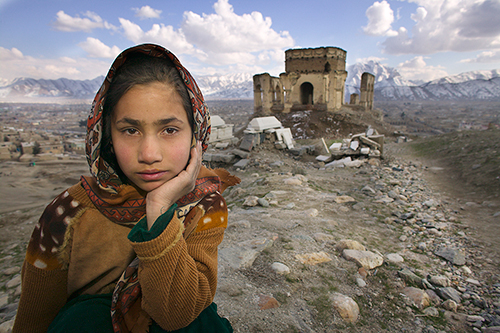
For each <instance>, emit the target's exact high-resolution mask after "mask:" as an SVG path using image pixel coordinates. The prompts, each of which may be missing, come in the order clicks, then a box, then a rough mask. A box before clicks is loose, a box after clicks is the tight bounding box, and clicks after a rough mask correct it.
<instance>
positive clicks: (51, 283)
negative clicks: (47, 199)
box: [13, 191, 83, 332]
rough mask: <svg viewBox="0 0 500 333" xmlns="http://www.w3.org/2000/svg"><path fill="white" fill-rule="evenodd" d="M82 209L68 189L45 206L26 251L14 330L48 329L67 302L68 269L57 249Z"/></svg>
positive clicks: (43, 330)
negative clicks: (59, 256) (69, 225)
mask: <svg viewBox="0 0 500 333" xmlns="http://www.w3.org/2000/svg"><path fill="white" fill-rule="evenodd" d="M82 212H83V209H82V208H81V207H80V205H79V203H78V202H77V201H75V200H74V199H73V197H72V196H71V195H70V194H69V192H68V191H64V192H63V193H61V194H60V195H59V196H58V197H56V198H55V199H54V200H53V201H52V202H51V203H50V204H49V205H48V206H47V207H46V208H45V210H44V212H43V214H42V216H41V217H40V220H39V222H38V223H37V225H36V226H35V229H34V230H33V233H32V235H31V240H30V242H29V244H28V249H27V251H26V259H25V261H24V264H23V269H22V272H21V276H22V292H21V298H20V300H19V307H18V310H17V315H16V320H15V323H14V327H13V332H46V331H47V328H48V327H49V325H50V323H51V322H52V320H53V319H54V318H55V317H56V315H57V313H58V312H59V310H60V309H61V308H62V307H63V306H64V304H65V303H66V300H67V297H68V296H67V290H68V288H67V282H68V271H67V269H65V268H64V267H63V265H62V263H61V261H60V260H59V258H58V253H59V250H60V248H61V246H62V245H63V243H64V236H65V233H66V230H67V224H68V223H67V222H69V221H71V220H72V219H75V218H78V216H80V214H81V213H82Z"/></svg>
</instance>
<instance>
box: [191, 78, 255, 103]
mask: <svg viewBox="0 0 500 333" xmlns="http://www.w3.org/2000/svg"><path fill="white" fill-rule="evenodd" d="M195 80H196V82H197V83H198V86H199V87H200V89H201V91H202V92H203V96H204V97H205V98H206V99H252V98H253V75H252V74H250V73H238V74H228V75H204V76H198V77H196V78H195Z"/></svg>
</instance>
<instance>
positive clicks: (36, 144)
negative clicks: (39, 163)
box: [33, 141, 42, 156]
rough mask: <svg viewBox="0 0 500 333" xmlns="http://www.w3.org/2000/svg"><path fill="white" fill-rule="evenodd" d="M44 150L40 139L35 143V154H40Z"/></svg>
mask: <svg viewBox="0 0 500 333" xmlns="http://www.w3.org/2000/svg"><path fill="white" fill-rule="evenodd" d="M41 152H42V148H40V144H39V143H38V141H35V144H34V145H33V155H35V156H36V155H38V154H40V153H41Z"/></svg>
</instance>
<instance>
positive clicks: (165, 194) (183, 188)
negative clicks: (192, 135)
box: [146, 142, 202, 230]
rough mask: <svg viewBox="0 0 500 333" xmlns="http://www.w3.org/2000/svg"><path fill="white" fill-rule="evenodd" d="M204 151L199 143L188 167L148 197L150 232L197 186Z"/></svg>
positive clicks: (147, 213)
mask: <svg viewBox="0 0 500 333" xmlns="http://www.w3.org/2000/svg"><path fill="white" fill-rule="evenodd" d="M201 160H202V149H201V143H200V142H198V143H197V144H196V146H195V147H193V148H191V159H190V161H189V164H188V165H187V167H186V168H185V169H184V170H182V171H181V172H180V173H179V174H178V175H177V176H175V177H174V178H172V179H170V180H169V181H167V182H165V183H164V184H162V185H161V186H159V187H158V188H156V189H154V190H152V191H151V192H149V193H148V194H147V195H146V217H147V222H148V230H149V229H151V227H152V225H153V223H154V222H155V221H156V219H157V218H158V217H159V216H160V215H161V214H163V213H165V212H166V211H167V210H168V209H169V208H170V206H172V205H173V204H174V203H175V202H176V201H177V200H179V199H180V198H181V197H183V196H184V195H186V194H188V193H189V192H191V191H192V190H193V189H194V187H195V184H196V177H197V176H198V173H199V171H200V168H201Z"/></svg>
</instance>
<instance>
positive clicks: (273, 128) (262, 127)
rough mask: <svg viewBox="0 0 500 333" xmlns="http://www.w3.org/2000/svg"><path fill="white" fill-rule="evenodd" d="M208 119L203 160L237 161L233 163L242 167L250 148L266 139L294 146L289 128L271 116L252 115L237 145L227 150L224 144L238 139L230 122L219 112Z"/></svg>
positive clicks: (244, 164)
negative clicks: (255, 116) (208, 130)
mask: <svg viewBox="0 0 500 333" xmlns="http://www.w3.org/2000/svg"><path fill="white" fill-rule="evenodd" d="M211 119H212V121H211V123H212V133H211V135H210V148H209V150H208V151H207V152H206V153H205V154H204V156H203V160H204V161H206V162H217V163H225V164H231V163H235V161H236V163H235V164H234V166H235V167H245V166H246V164H247V163H248V161H249V160H248V157H249V156H250V151H251V150H252V149H253V148H254V147H255V146H258V145H260V144H261V143H263V142H264V141H266V140H269V141H272V142H273V143H274V146H275V147H276V148H277V149H289V150H293V149H294V145H295V142H294V140H293V137H292V132H291V130H290V128H284V127H283V126H282V124H281V122H280V121H279V120H278V119H277V118H276V117H274V116H270V117H257V118H254V119H252V120H251V121H250V123H249V124H248V126H247V128H246V129H245V130H244V131H243V138H242V139H241V142H240V144H239V146H238V148H235V149H228V150H226V148H228V147H229V145H235V144H237V143H238V141H239V140H238V138H236V137H234V136H233V134H232V130H233V125H228V124H226V123H225V122H224V120H222V118H220V117H219V116H212V117H211Z"/></svg>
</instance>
